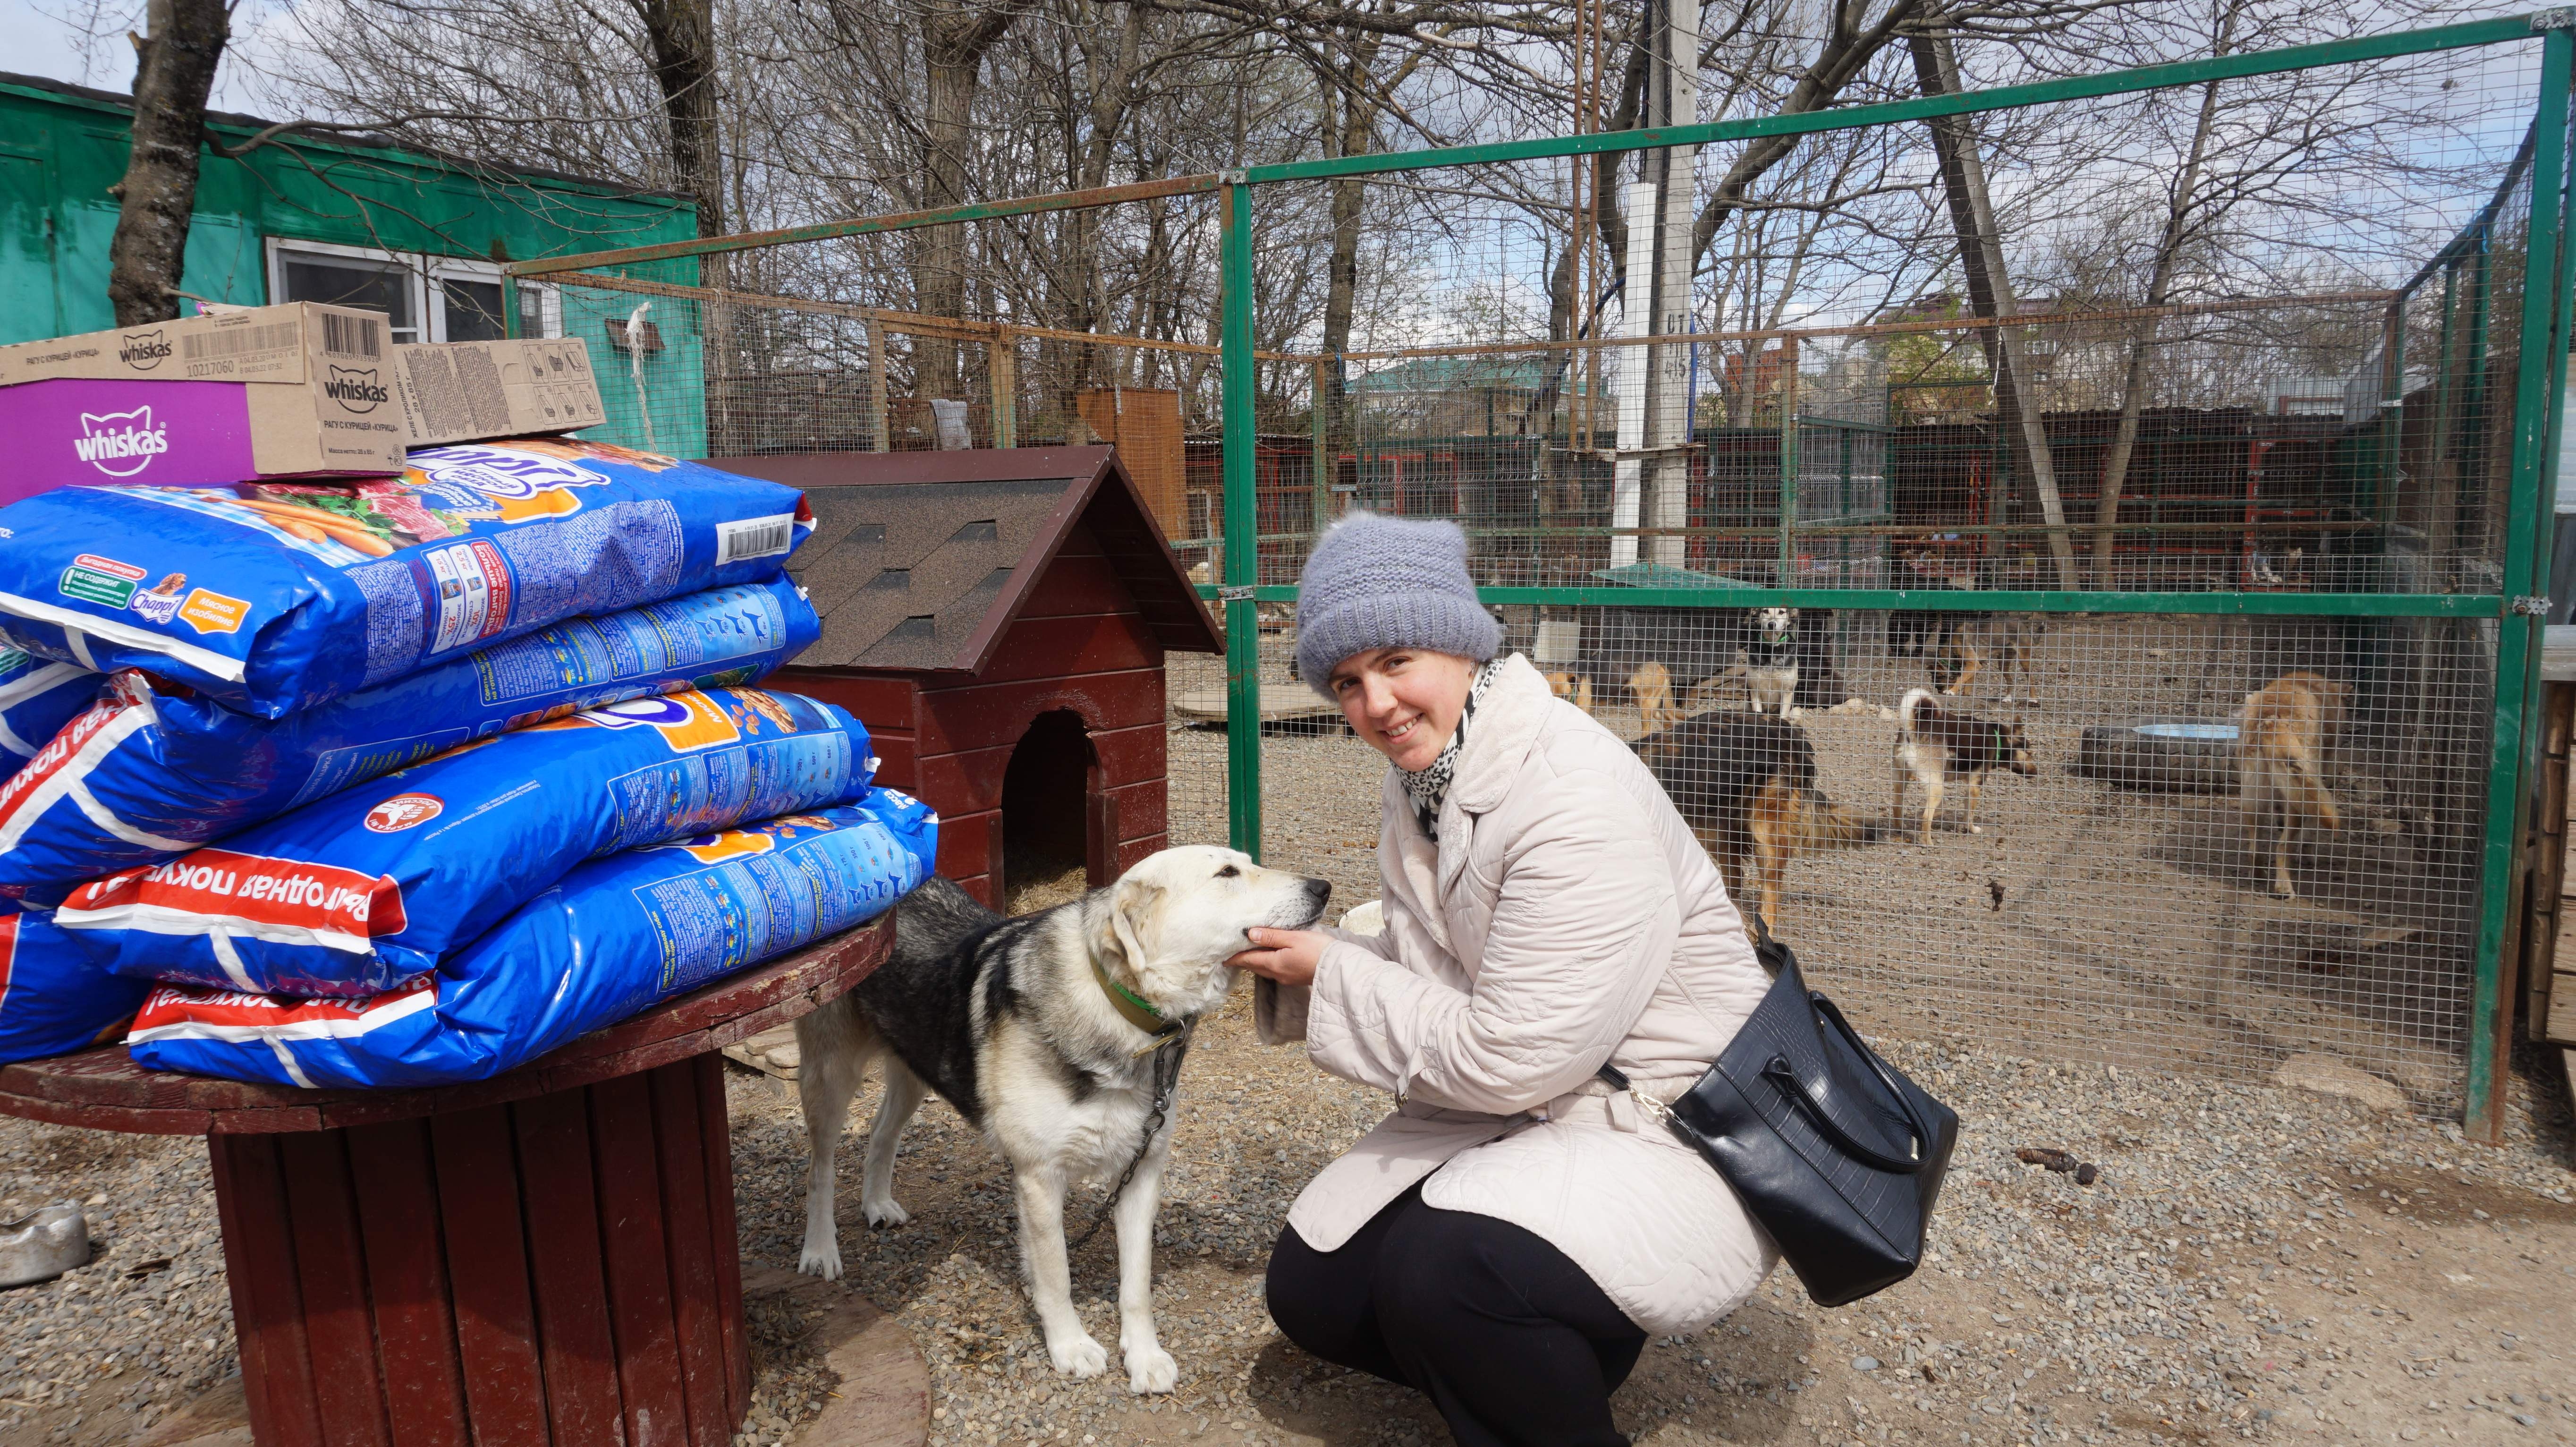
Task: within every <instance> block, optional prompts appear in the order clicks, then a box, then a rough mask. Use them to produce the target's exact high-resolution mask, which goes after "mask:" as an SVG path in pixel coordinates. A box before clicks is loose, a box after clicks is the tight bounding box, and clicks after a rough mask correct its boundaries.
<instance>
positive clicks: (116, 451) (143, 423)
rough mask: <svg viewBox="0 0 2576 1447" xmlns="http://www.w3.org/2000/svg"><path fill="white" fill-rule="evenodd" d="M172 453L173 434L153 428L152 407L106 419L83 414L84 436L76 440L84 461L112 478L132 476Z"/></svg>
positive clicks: (75, 446) (78, 450) (73, 441)
mask: <svg viewBox="0 0 2576 1447" xmlns="http://www.w3.org/2000/svg"><path fill="white" fill-rule="evenodd" d="M169 450H170V434H169V431H168V430H167V429H166V428H161V427H155V426H153V425H152V409H151V408H149V407H137V408H135V409H134V410H133V411H131V412H110V413H108V414H107V415H106V416H104V417H99V416H94V415H92V414H90V413H87V412H83V413H82V414H81V435H80V436H78V437H75V438H73V439H72V451H74V452H77V453H79V454H80V460H81V461H83V462H86V463H88V464H89V465H90V466H92V467H95V468H97V469H98V470H99V471H101V472H104V473H106V474H107V475H108V476H110V477H132V476H133V475H134V474H136V473H138V472H141V471H142V470H143V469H144V468H146V467H149V466H151V465H152V459H153V458H156V457H158V456H160V455H161V454H162V453H164V452H167V451H169Z"/></svg>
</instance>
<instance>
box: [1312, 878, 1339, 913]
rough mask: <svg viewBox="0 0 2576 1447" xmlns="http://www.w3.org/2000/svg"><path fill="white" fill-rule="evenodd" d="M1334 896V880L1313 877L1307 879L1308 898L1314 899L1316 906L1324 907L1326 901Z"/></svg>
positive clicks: (1318, 907)
mask: <svg viewBox="0 0 2576 1447" xmlns="http://www.w3.org/2000/svg"><path fill="white" fill-rule="evenodd" d="M1332 897H1333V882H1332V881H1331V880H1329V879H1315V878H1312V877H1309V878H1308V879H1307V881H1306V898H1308V899H1310V900H1313V901H1314V903H1315V908H1317V909H1322V908H1323V907H1324V901H1326V900H1328V899H1331V898H1332Z"/></svg>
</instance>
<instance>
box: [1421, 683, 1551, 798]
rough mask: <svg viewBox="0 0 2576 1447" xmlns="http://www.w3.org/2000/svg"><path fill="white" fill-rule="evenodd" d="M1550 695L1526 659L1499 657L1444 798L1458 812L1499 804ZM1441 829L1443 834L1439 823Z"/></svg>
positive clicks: (1542, 717) (1543, 720) (1542, 718)
mask: <svg viewBox="0 0 2576 1447" xmlns="http://www.w3.org/2000/svg"><path fill="white" fill-rule="evenodd" d="M1555 697H1556V696H1555V695H1554V694H1552V693H1550V692H1548V688H1547V680H1546V679H1544V678H1542V677H1540V676H1539V671H1538V670H1537V669H1536V668H1533V667H1531V666H1530V661H1529V660H1528V659H1527V658H1524V657H1522V656H1521V655H1520V654H1517V653H1515V654H1513V655H1512V656H1510V657H1509V658H1506V659H1504V660H1503V661H1502V664H1501V666H1500V667H1498V668H1497V669H1495V671H1494V681H1493V683H1492V685H1491V686H1490V687H1488V688H1487V689H1486V691H1485V701H1484V702H1483V703H1482V704H1480V705H1479V706H1478V707H1477V709H1476V724H1475V727H1474V728H1471V729H1469V730H1468V731H1467V747H1466V748H1465V749H1464V750H1462V751H1461V753H1460V756H1459V759H1458V772H1457V774H1456V776H1455V777H1453V778H1452V779H1451V780H1450V782H1449V798H1448V803H1449V804H1451V805H1453V806H1455V807H1456V809H1457V810H1458V811H1459V812H1460V813H1462V814H1484V813H1490V812H1491V811H1492V810H1493V808H1494V806H1495V805H1497V804H1500V803H1501V802H1502V801H1503V795H1504V793H1505V792H1506V791H1508V790H1509V789H1510V788H1511V786H1512V780H1513V779H1515V778H1517V777H1519V775H1520V771H1521V761H1522V760H1523V759H1525V758H1527V757H1528V756H1529V751H1530V745H1531V744H1532V743H1533V742H1535V741H1536V740H1537V738H1538V733H1539V729H1540V727H1541V726H1542V725H1544V724H1545V723H1546V722H1547V713H1548V705H1549V704H1550V703H1551V702H1553V701H1554V699H1555ZM1442 812H1443V813H1444V814H1446V813H1447V810H1445V809H1444V810H1443V811H1442ZM1441 832H1442V834H1443V835H1444V836H1445V835H1446V834H1447V832H1448V831H1447V828H1446V826H1445V824H1444V826H1443V828H1442V831H1441Z"/></svg>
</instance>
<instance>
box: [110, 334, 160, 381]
mask: <svg viewBox="0 0 2576 1447" xmlns="http://www.w3.org/2000/svg"><path fill="white" fill-rule="evenodd" d="M169 355H170V343H169V342H168V341H167V340H165V339H163V337H162V335H161V334H160V333H159V332H136V333H133V334H132V335H130V336H125V337H120V338H118V339H117V344H116V359H117V360H118V361H120V362H123V363H124V364H125V365H127V366H129V367H132V368H133V369H134V370H136V371H138V372H149V371H151V370H152V369H153V368H155V367H157V366H160V365H161V361H162V359H163V358H165V357H167V356H169Z"/></svg>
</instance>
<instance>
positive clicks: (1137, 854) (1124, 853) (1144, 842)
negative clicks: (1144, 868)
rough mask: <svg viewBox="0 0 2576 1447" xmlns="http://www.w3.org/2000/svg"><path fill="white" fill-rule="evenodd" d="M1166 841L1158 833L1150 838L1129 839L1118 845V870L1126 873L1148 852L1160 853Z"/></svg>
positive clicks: (1148, 853)
mask: <svg viewBox="0 0 2576 1447" xmlns="http://www.w3.org/2000/svg"><path fill="white" fill-rule="evenodd" d="M1167 842H1168V841H1167V840H1166V839H1165V838H1164V837H1163V836H1162V835H1160V834H1157V835H1155V836H1154V837H1152V838H1151V839H1129V840H1125V841H1122V842H1121V843H1120V844H1119V846H1118V872H1119V873H1121V874H1124V873H1126V872H1127V871H1128V870H1131V869H1133V868H1135V867H1136V866H1137V865H1139V864H1141V863H1143V862H1144V860H1145V857H1146V856H1147V855H1150V854H1156V853H1160V852H1161V851H1162V849H1163V847H1164V845H1165V844H1166V843H1167Z"/></svg>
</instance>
